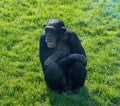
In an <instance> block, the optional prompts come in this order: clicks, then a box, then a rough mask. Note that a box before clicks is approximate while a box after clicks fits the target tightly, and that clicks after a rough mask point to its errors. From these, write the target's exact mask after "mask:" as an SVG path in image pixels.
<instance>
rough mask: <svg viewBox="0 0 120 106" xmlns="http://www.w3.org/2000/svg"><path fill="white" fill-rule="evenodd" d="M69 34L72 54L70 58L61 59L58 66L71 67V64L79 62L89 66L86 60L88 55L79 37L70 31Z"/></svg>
mask: <svg viewBox="0 0 120 106" xmlns="http://www.w3.org/2000/svg"><path fill="white" fill-rule="evenodd" d="M68 34H69V38H68V40H69V42H70V43H69V45H70V54H69V56H67V57H65V58H63V59H61V60H60V61H59V62H58V64H60V65H61V66H63V67H64V66H65V67H67V66H69V65H70V64H71V63H73V62H76V61H79V62H81V63H82V64H83V65H84V66H86V65H87V59H86V54H85V50H84V48H83V47H82V45H81V43H80V41H79V39H78V37H77V35H76V34H75V33H74V32H73V31H70V30H68Z"/></svg>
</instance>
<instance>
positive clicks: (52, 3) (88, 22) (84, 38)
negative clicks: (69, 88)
mask: <svg viewBox="0 0 120 106" xmlns="http://www.w3.org/2000/svg"><path fill="white" fill-rule="evenodd" d="M52 18H58V19H61V20H63V21H64V22H65V24H66V27H67V28H69V29H72V30H74V31H75V32H76V33H77V34H78V37H79V39H80V40H81V42H82V45H83V46H84V48H85V51H86V54H87V58H88V65H87V73H88V74H87V79H86V83H85V86H84V87H82V88H81V90H80V91H79V94H78V95H73V96H72V95H68V94H63V95H58V94H56V93H54V92H52V91H51V90H50V89H49V88H47V86H46V84H45V81H44V76H43V72H42V67H41V64H40V62H39V50H38V49H39V37H40V34H41V33H42V32H43V29H42V25H43V24H45V23H46V22H48V20H49V19H52ZM0 106H120V1H119V0H85V1H84V0H1V1H0Z"/></svg>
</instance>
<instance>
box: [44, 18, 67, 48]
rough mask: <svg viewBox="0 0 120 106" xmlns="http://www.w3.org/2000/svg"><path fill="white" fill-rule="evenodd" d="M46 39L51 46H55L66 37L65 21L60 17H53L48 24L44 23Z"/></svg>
mask: <svg viewBox="0 0 120 106" xmlns="http://www.w3.org/2000/svg"><path fill="white" fill-rule="evenodd" d="M44 29H45V41H46V43H47V46H48V47H49V48H55V47H56V45H57V42H59V41H61V40H63V39H64V32H65V31H66V28H65V25H64V22H63V21H61V20H58V19H52V20H50V21H49V22H48V24H46V25H44Z"/></svg>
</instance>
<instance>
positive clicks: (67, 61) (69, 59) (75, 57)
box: [57, 54, 87, 68]
mask: <svg viewBox="0 0 120 106" xmlns="http://www.w3.org/2000/svg"><path fill="white" fill-rule="evenodd" d="M76 61H78V62H81V63H82V64H83V65H84V66H86V64H87V59H86V57H85V56H84V55H82V54H70V55H68V56H66V57H64V58H62V59H61V60H60V61H58V62H57V63H58V64H59V65H60V66H61V67H63V68H65V67H69V66H70V65H71V63H74V62H76Z"/></svg>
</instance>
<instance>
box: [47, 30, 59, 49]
mask: <svg viewBox="0 0 120 106" xmlns="http://www.w3.org/2000/svg"><path fill="white" fill-rule="evenodd" d="M45 35H46V36H45V41H46V43H47V47H49V48H55V47H56V44H57V36H58V33H57V30H56V29H55V28H45Z"/></svg>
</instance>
